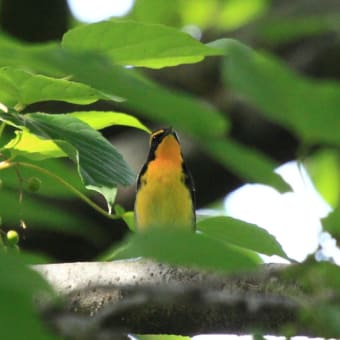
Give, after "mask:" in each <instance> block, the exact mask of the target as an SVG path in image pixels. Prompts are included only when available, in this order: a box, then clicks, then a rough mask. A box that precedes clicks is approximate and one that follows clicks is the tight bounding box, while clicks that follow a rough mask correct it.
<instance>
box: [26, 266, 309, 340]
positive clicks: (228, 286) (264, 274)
mask: <svg viewBox="0 0 340 340" xmlns="http://www.w3.org/2000/svg"><path fill="white" fill-rule="evenodd" d="M286 267H287V265H262V266H261V267H260V270H258V271H256V272H251V273H242V274H239V275H237V276H234V275H229V276H226V275H219V274H216V273H208V272H203V271H199V270H193V269H188V268H182V267H173V266H170V265H165V264H160V263H156V262H152V261H149V260H143V259H136V260H125V261H124V260H122V261H114V262H82V263H63V264H48V265H37V266H34V267H33V268H34V269H35V270H36V271H38V272H39V273H40V274H42V276H43V277H44V278H45V279H46V280H47V281H48V282H49V283H50V284H51V285H52V287H53V288H54V289H55V291H56V292H57V294H58V295H60V296H61V297H63V298H64V300H65V306H66V307H65V308H47V309H46V308H45V309H44V312H43V314H44V316H45V319H46V320H49V323H50V324H51V325H52V327H54V328H55V329H56V330H57V331H58V332H59V333H60V334H62V335H64V336H65V335H66V336H69V337H75V336H77V338H91V339H105V338H110V337H111V336H112V334H118V333H119V334H122V332H123V333H140V334H143V333H144V334H146V333H148V334H150V333H153V334H181V335H193V334H203V333H234V334H249V333H251V332H252V331H254V330H260V331H262V332H264V333H266V334H268V333H270V334H282V332H283V328H284V327H285V326H286V325H288V324H289V325H290V327H293V328H294V329H295V333H296V334H303V335H315V334H312V332H311V331H310V330H308V329H306V328H305V327H304V326H302V325H301V324H300V322H299V317H298V314H299V311H300V309H301V304H300V302H299V301H303V299H305V298H306V296H305V295H304V293H303V291H302V290H301V288H300V287H299V286H298V285H297V283H296V282H287V280H282V279H281V272H282V271H284V270H285V269H286ZM108 334H109V336H108V337H107V335H108Z"/></svg>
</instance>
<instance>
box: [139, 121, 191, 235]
mask: <svg viewBox="0 0 340 340" xmlns="http://www.w3.org/2000/svg"><path fill="white" fill-rule="evenodd" d="M194 196H195V190H194V185H193V181H192V177H191V174H190V173H189V171H188V170H187V168H186V166H185V164H184V160H183V156H182V152H181V146H180V144H179V140H178V137H177V135H176V133H175V131H173V129H172V128H171V127H170V128H166V129H159V130H156V131H154V132H152V134H151V137H150V151H149V155H148V158H147V161H146V163H145V164H144V166H143V167H142V170H141V171H140V174H139V176H138V180H137V194H136V201H135V223H136V229H137V230H138V231H144V230H146V229H150V228H171V229H172V228H174V229H182V230H183V229H184V230H195V223H196V218H195V203H194V202H195V197H194Z"/></svg>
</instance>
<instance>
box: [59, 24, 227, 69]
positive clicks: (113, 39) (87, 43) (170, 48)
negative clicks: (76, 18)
mask: <svg viewBox="0 0 340 340" xmlns="http://www.w3.org/2000/svg"><path fill="white" fill-rule="evenodd" d="M62 46H63V47H64V48H65V49H69V50H71V51H91V50H92V51H93V49H94V48H95V50H96V51H98V52H101V53H103V54H105V55H106V56H108V57H109V58H110V59H111V60H112V61H113V62H114V63H116V64H119V65H133V66H144V67H150V68H156V69H157V68H162V67H166V66H175V65H179V64H189V63H196V62H198V61H201V60H202V59H203V58H204V57H205V56H209V55H210V56H211V55H220V54H221V52H220V51H219V50H217V49H214V48H211V47H207V46H205V45H204V44H202V43H200V42H199V41H197V40H196V39H194V38H193V37H191V36H190V35H188V34H186V33H184V32H181V31H179V30H176V29H174V28H171V27H167V26H163V25H155V24H145V23H140V22H134V21H121V20H111V21H104V22H100V23H96V24H92V25H83V26H78V27H76V28H74V29H72V30H70V31H68V32H67V33H66V34H65V35H64V37H63V40H62Z"/></svg>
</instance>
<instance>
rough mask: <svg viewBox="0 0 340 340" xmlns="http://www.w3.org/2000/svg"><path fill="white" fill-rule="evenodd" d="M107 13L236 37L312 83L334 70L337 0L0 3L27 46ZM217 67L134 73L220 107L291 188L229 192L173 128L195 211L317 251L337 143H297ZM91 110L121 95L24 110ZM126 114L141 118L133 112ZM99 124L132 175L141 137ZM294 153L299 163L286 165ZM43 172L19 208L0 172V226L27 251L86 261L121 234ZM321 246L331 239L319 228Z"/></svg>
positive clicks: (53, 164) (331, 197)
mask: <svg viewBox="0 0 340 340" xmlns="http://www.w3.org/2000/svg"><path fill="white" fill-rule="evenodd" d="M111 17H117V18H123V19H131V20H137V21H141V22H147V23H161V24H165V25H169V26H173V27H176V28H178V29H180V30H183V31H185V32H187V33H189V34H191V35H192V36H193V37H195V38H196V39H198V40H201V41H203V42H210V41H214V40H216V39H218V38H222V37H231V38H235V39H238V40H240V41H241V42H243V43H245V44H247V45H249V46H252V47H254V48H256V49H258V50H262V51H267V52H269V53H273V54H275V55H277V56H279V57H280V58H282V59H283V60H284V61H285V62H286V63H288V65H289V66H290V68H292V69H293V70H295V71H296V72H298V73H299V74H303V75H305V76H307V77H310V78H314V79H316V80H319V79H328V80H337V79H339V78H340V64H339V60H340V39H339V32H340V2H339V1H336V0H323V1H318V0H285V1H279V0H208V1H206V0H172V1H170V2H169V1H166V0H135V1H133V0H111V1H110V0H106V1H104V0H68V1H66V0H49V1H45V0H1V1H0V29H1V30H2V31H3V32H5V33H6V34H9V35H11V36H12V37H15V38H17V39H19V40H21V41H26V42H29V43H40V42H46V41H57V40H60V39H61V37H62V36H63V34H64V33H65V32H66V31H67V30H68V29H70V28H72V27H75V26H77V25H81V24H83V23H91V22H97V21H101V20H106V19H109V18H111ZM220 66H221V59H220V58H219V57H209V58H206V59H205V60H204V61H202V62H200V63H197V64H192V65H181V66H178V67H171V68H164V69H160V70H149V69H148V70H146V69H145V70H142V71H143V72H144V73H145V74H146V75H147V76H148V77H150V78H152V79H154V80H155V81H156V82H158V83H160V84H162V85H163V86H166V87H168V88H172V89H176V90H180V91H184V92H187V93H190V94H191V95H193V96H196V97H198V98H200V99H201V100H202V101H204V102H206V103H208V104H210V105H213V106H215V107H217V108H218V109H219V110H220V111H221V112H225V114H226V115H228V117H229V119H230V120H231V122H232V129H231V135H232V137H233V138H234V139H235V140H237V141H239V142H241V143H243V144H245V145H249V146H251V147H253V148H257V149H259V150H261V151H262V152H264V153H265V154H267V155H268V156H270V157H272V158H273V159H274V160H276V161H277V163H278V164H281V165H282V167H280V168H279V170H278V172H279V173H280V174H281V175H282V176H283V177H284V178H286V180H287V181H289V182H290V183H291V184H292V186H293V188H294V192H293V193H290V194H289V195H290V196H289V195H288V194H285V196H284V195H281V194H279V193H278V192H276V191H274V189H270V188H269V187H265V186H256V185H251V186H249V185H248V186H246V187H242V189H241V190H239V191H235V190H236V189H238V188H240V187H241V186H242V185H243V184H244V182H243V181H242V179H241V178H238V177H235V175H234V174H232V173H231V172H228V171H226V170H225V168H222V166H221V165H219V164H218V163H216V162H215V161H213V160H212V159H210V158H209V157H208V156H207V155H205V154H204V153H203V152H202V151H201V150H200V149H197V147H196V145H195V144H194V143H193V142H192V141H191V140H190V138H189V137H188V136H184V135H183V134H181V131H179V135H180V138H181V141H182V144H183V152H184V155H185V158H186V162H187V164H188V167H189V168H190V169H191V172H192V174H193V177H194V180H195V183H196V191H197V208H198V209H200V213H202V214H206V213H207V212H208V213H211V212H212V211H213V213H219V214H225V213H228V214H230V215H232V216H235V217H238V218H241V219H245V220H247V221H249V222H253V223H257V224H259V225H262V226H264V227H267V228H268V229H270V227H272V228H271V229H270V232H272V233H273V234H274V235H276V236H277V237H278V239H279V241H280V242H282V243H283V245H284V246H285V244H284V243H285V242H286V243H287V247H288V244H289V245H290V247H291V244H292V243H295V244H296V245H297V246H295V248H294V249H292V248H290V249H288V248H287V247H286V248H285V250H286V251H287V253H288V255H290V256H292V257H295V258H296V259H298V260H302V259H303V258H304V257H305V256H306V254H307V253H308V252H311V251H313V250H315V249H316V248H317V247H318V240H319V236H320V235H319V233H320V218H321V217H323V216H326V215H327V213H328V212H329V211H330V210H331V207H332V206H335V205H336V204H337V203H338V195H339V192H340V191H339V179H338V169H339V162H338V155H337V154H336V153H334V151H333V150H325V149H322V152H321V151H320V150H318V146H315V148H314V149H313V150H310V149H309V150H305V149H304V147H303V145H300V144H299V142H298V140H297V138H296V137H295V136H294V135H292V134H291V133H290V132H289V131H287V130H285V129H284V128H282V127H280V126H278V125H275V124H273V123H271V122H269V121H268V120H266V119H265V118H264V117H263V116H262V115H260V114H259V112H257V110H256V109H255V108H254V107H251V106H249V105H248V104H246V103H245V102H244V101H243V100H242V98H240V97H238V96H237V94H235V93H233V92H231V91H228V89H226V88H225V86H223V85H222V81H221V67H220ZM93 109H95V110H115V111H120V107H119V103H118V104H117V103H112V102H110V103H107V102H104V101H101V102H98V103H95V104H91V105H88V106H86V107H84V106H77V105H71V104H66V103H60V102H44V103H40V104H38V105H37V104H36V105H34V106H30V107H27V108H26V109H25V111H26V112H35V111H41V112H49V113H59V112H60V113H66V112H72V111H77V110H93ZM128 113H131V114H134V115H136V116H137V117H138V112H128ZM143 123H144V124H146V125H147V126H148V127H150V128H151V129H153V128H158V127H160V126H159V124H158V123H157V122H154V121H145V120H143ZM175 128H176V127H175ZM102 132H103V134H104V135H105V136H106V137H107V138H108V139H109V140H110V141H112V143H113V144H114V145H115V146H116V147H117V149H118V150H119V151H120V152H121V153H123V154H124V156H125V158H126V160H127V161H128V163H129V164H130V165H131V167H132V168H133V169H134V171H135V172H136V173H138V171H139V169H140V167H141V166H142V164H143V162H144V161H145V158H146V155H147V151H148V135H147V134H146V133H144V132H141V131H137V130H133V129H127V128H120V127H112V128H108V129H105V130H104V131H102ZM302 158H303V160H304V161H305V163H304V164H305V166H306V168H304V167H301V166H298V165H297V163H294V162H292V161H294V160H298V159H302ZM288 162H289V163H288ZM44 166H46V167H47V168H50V169H53V171H56V172H58V173H59V174H61V175H62V176H67V178H68V180H69V181H71V182H72V183H73V184H74V185H75V186H76V187H78V188H81V184H80V183H79V180H78V177H77V174H76V171H75V169H74V168H73V167H72V166H71V165H70V164H69V163H67V162H64V161H44ZM21 176H23V177H25V178H29V177H30V176H34V173H33V172H32V171H31V172H30V171H28V170H27V172H24V171H23V173H22V174H21ZM39 178H40V180H41V181H42V183H41V189H40V190H39V191H38V192H36V193H32V192H31V191H29V190H27V188H26V187H25V185H24V190H26V191H25V195H24V199H23V201H22V203H21V204H19V203H18V190H17V183H18V178H17V175H16V174H15V173H14V172H9V171H6V172H4V174H1V179H2V182H3V187H2V190H1V191H0V202H1V205H0V215H1V216H2V219H3V228H4V229H17V230H18V231H19V233H20V236H21V243H20V244H21V246H22V247H23V248H25V249H31V250H37V251H39V252H42V253H44V254H47V255H49V256H50V257H51V258H53V259H54V260H55V261H78V260H91V259H93V258H95V257H96V256H98V255H100V254H101V253H102V252H103V251H105V249H107V248H108V247H110V246H111V245H112V244H113V243H115V242H117V241H119V240H121V239H122V237H123V236H124V234H125V233H126V232H128V229H127V227H126V226H125V224H124V222H122V221H110V220H107V219H105V218H104V217H102V216H100V215H99V214H98V213H96V212H95V211H93V210H92V209H91V208H90V207H88V206H87V205H85V204H84V203H82V202H81V201H80V200H79V199H77V198H76V197H74V196H73V195H72V194H71V193H69V192H68V191H67V190H66V189H64V188H61V187H60V186H59V184H57V183H56V182H54V181H53V180H51V179H48V178H45V177H43V176H41V175H39ZM315 186H316V189H315ZM270 190H273V191H270ZM230 193H231V195H229V196H227V195H228V194H230ZM320 193H321V194H320ZM134 194H135V188H125V189H120V191H119V195H118V202H119V204H120V205H121V206H123V207H124V209H126V210H132V209H133V202H134ZM226 197H227V198H226ZM93 199H94V200H96V201H97V202H98V203H99V204H101V205H102V206H103V207H105V204H104V202H103V200H102V199H101V198H100V197H99V196H96V195H94V196H93ZM5 201H6V202H5ZM264 216H266V219H265V220H264ZM285 218H288V219H285ZM23 224H25V225H26V228H23V227H22V226H23ZM294 233H295V234H294ZM306 235H309V236H310V237H306ZM292 240H293V241H294V242H292ZM322 242H324V243H325V244H328V246H329V247H333V248H334V247H335V245H334V242H333V241H332V240H331V239H330V238H329V237H328V236H327V235H326V234H323V236H322ZM333 250H334V249H333Z"/></svg>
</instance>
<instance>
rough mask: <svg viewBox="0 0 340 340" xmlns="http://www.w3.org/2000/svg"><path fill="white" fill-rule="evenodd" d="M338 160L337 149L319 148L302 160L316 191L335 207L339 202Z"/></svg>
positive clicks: (339, 179) (339, 168) (339, 167)
mask: <svg viewBox="0 0 340 340" xmlns="http://www.w3.org/2000/svg"><path fill="white" fill-rule="evenodd" d="M339 160H340V158H339V152H338V151H337V150H331V149H320V150H318V151H316V152H313V154H312V155H311V156H310V157H308V158H307V159H306V160H304V162H303V164H304V165H305V166H306V168H307V170H308V174H309V175H310V176H311V178H312V180H313V184H314V185H315V187H316V189H317V191H318V192H319V193H320V194H321V196H322V197H323V198H324V199H325V200H326V201H327V203H329V204H330V205H331V206H332V207H336V206H337V205H338V203H339V195H340V178H339V172H340V162H339Z"/></svg>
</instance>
